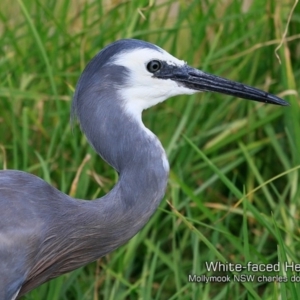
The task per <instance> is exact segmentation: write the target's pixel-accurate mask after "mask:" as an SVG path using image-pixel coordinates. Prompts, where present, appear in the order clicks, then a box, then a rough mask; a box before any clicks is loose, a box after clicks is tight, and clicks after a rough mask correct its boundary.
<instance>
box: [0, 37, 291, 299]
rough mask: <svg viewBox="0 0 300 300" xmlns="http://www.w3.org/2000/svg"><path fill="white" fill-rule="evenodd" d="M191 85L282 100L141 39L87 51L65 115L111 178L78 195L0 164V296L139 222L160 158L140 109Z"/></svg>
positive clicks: (165, 168)
mask: <svg viewBox="0 0 300 300" xmlns="http://www.w3.org/2000/svg"><path fill="white" fill-rule="evenodd" d="M197 91H215V92H221V93H225V94H230V95H234V96H237V97H241V98H245V99H250V100H256V101H262V102H267V103H273V104H278V105H287V103H286V102H285V101H284V100H282V99H280V98H278V97H276V96H274V95H271V94H268V93H266V92H263V91H260V90H258V89H255V88H252V87H248V86H245V85H243V84H240V83H236V82H232V81H229V80H226V79H223V78H220V77H217V76H214V75H210V74H207V73H204V72H202V71H199V70H197V69H193V68H191V67H189V66H188V65H187V64H186V63H185V62H183V61H181V60H178V59H177V58H175V57H173V56H172V55H170V54H169V53H167V52H166V51H164V50H163V49H161V48H159V47H158V46H156V45H153V44H150V43H147V42H144V41H139V40H132V39H126V40H120V41H117V42H115V43H113V44H111V45H109V46H107V47H106V48H104V49H103V50H102V51H100V52H99V53H98V54H97V55H96V56H95V57H94V58H93V59H92V60H91V62H90V63H89V64H88V65H87V67H86V69H85V70H84V72H83V73H82V75H81V77H80V79H79V81H78V84H77V87H76V92H75V95H74V99H73V103H72V116H73V117H74V118H75V117H77V118H78V120H79V122H80V125H81V128H82V130H83V132H84V133H85V135H86V137H87V139H88V141H89V142H90V144H91V145H92V146H93V147H94V149H95V150H96V152H97V153H98V154H99V155H100V156H101V157H102V158H103V159H104V160H105V161H106V162H107V163H109V164H110V165H111V166H112V167H113V168H114V169H115V170H117V172H118V174H119V181H118V182H117V184H116V185H115V186H114V188H113V189H112V190H111V191H110V192H109V193H108V194H107V195H105V196H104V197H102V198H99V199H96V200H93V201H87V200H81V199H74V198H71V197H69V196H68V195H66V194H64V193H62V192H60V191H59V190H57V189H56V188H54V187H52V186H51V185H49V184H48V183H46V182H45V181H43V180H42V179H40V178H38V177H36V176H34V175H31V174H28V173H25V172H21V171H14V170H5V171H0V206H1V211H0V214H1V217H0V299H4V300H6V299H7V300H8V299H9V300H10V299H16V298H18V297H20V296H22V295H24V294H25V293H26V292H28V291H30V290H32V289H34V288H35V287H37V286H39V285H41V284H42V283H44V282H46V281H48V280H50V279H52V278H55V277H57V276H59V275H61V274H64V273H66V272H69V271H72V270H74V269H76V268H78V267H81V266H83V265H86V264H88V263H89V262H92V261H94V260H96V259H98V258H99V257H101V256H103V255H105V254H107V253H109V252H111V251H113V250H114V249H116V248H118V247H119V246H120V245H122V244H124V243H125V242H126V241H128V240H129V239H130V238H131V237H133V236H134V235H135V234H136V233H137V232H138V231H139V230H140V229H141V228H142V227H143V226H144V225H145V224H146V223H147V221H148V220H149V218H150V217H151V215H152V214H153V213H154V211H155V210H156V208H157V206H158V205H159V203H160V201H161V199H162V198H163V196H164V193H165V189H166V185H167V180H168V173H169V164H168V161H167V157H166V154H165V151H164V149H163V147H162V145H161V143H160V142H159V140H158V139H157V137H156V136H155V135H154V134H153V133H152V132H151V131H150V130H148V129H147V128H146V127H145V126H144V125H143V123H142V119H141V115H142V111H143V110H144V109H147V108H148V107H151V106H153V105H155V104H157V103H159V102H162V101H164V100H166V99H167V98H169V97H171V96H175V95H179V94H193V93H195V92H197Z"/></svg>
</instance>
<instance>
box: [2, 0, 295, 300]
mask: <svg viewBox="0 0 300 300" xmlns="http://www.w3.org/2000/svg"><path fill="white" fill-rule="evenodd" d="M293 4H294V1H292V0H290V1H285V3H284V4H282V3H280V2H279V1H260V0H254V1H244V2H243V3H242V1H238V0H224V1H216V0H215V1H214V0H203V1H196V0H190V1H117V0H116V1H104V0H103V1H101V0H98V1H97V0H91V1H83V0H82V1H76V2H75V1H73V2H72V1H69V0H61V1H54V0H50V1H43V0H34V1H22V0H18V1H13V2H12V1H7V0H3V1H2V5H1V6H2V8H1V10H0V19H1V23H0V33H1V39H0V53H1V54H0V67H1V72H0V76H1V79H0V99H1V100H0V165H1V168H3V169H5V168H9V169H18V170H23V171H26V172H30V173H34V174H36V175H38V176H39V177H41V178H43V179H44V180H46V181H48V182H50V183H51V184H52V185H53V186H55V187H57V188H58V189H60V190H61V191H63V192H65V193H69V194H72V195H73V196H76V197H78V198H84V199H94V198H95V197H100V196H101V195H103V194H105V193H107V192H108V191H109V190H110V189H111V188H112V186H113V185H114V183H115V182H116V180H117V176H116V173H115V172H114V170H112V168H111V167H109V166H108V165H106V164H105V163H104V162H103V161H102V160H101V159H100V158H99V157H97V155H96V154H95V153H94V151H93V150H92V148H91V147H90V146H89V145H88V144H87V142H86V139H85V137H83V136H82V135H81V133H80V130H79V128H78V126H77V127H76V128H75V129H74V130H73V132H72V130H71V128H70V124H69V110H70V103H71V99H72V94H73V92H74V87H75V85H76V81H77V79H78V77H79V75H80V72H81V71H82V70H83V68H84V66H85V65H86V63H87V62H88V61H89V60H90V59H91V58H92V57H93V56H94V55H95V54H96V53H97V52H98V51H99V50H100V49H101V48H102V47H104V46H105V45H107V44H109V43H110V42H112V41H115V40H117V39H120V38H128V37H131V38H138V39H144V40H147V41H150V42H153V43H156V44H158V45H159V46H161V47H163V48H165V49H166V50H168V51H169V52H170V53H172V54H173V55H175V56H177V57H180V58H181V59H184V60H186V61H187V62H188V63H189V64H190V65H193V66H195V67H197V68H201V69H202V70H205V71H207V72H211V73H214V74H216V75H220V76H224V77H227V78H229V79H232V80H237V81H241V82H244V83H246V84H249V85H253V86H255V87H258V88H261V89H264V90H266V91H270V92H271V93H274V94H277V95H279V96H281V97H283V98H284V99H286V100H288V101H289V102H290V103H291V106H290V107H285V108H282V107H278V106H272V105H263V104H260V103H255V102H250V101H245V100H239V99H233V98H232V97H229V96H222V95H218V94H212V93H203V94H197V95H193V96H188V97H186V96H182V97H176V98H173V99H170V100H169V101H167V102H165V103H163V104H160V105H158V106H157V107H154V108H151V109H149V110H148V111H146V112H145V113H144V117H143V119H144V122H145V124H146V126H147V127H149V128H150V129H151V130H153V132H155V133H156V134H157V135H158V137H159V138H160V140H161V141H162V143H163V145H164V147H165V149H166V151H167V154H168V157H169V161H170V165H171V173H170V180H169V185H168V189H167V193H166V196H165V199H164V200H163V201H162V203H161V205H160V207H159V209H158V211H157V212H156V213H155V214H154V216H153V217H152V218H151V220H150V221H149V223H148V224H147V225H146V226H145V227H144V228H143V230H142V231H141V232H139V233H138V234H137V235H136V236H135V237H134V238H133V239H131V240H130V241H129V242H128V243H127V244H126V245H124V246H123V247H121V248H119V249H118V250H116V251H114V252H113V253H111V254H109V255H107V256H106V257H104V258H101V259H99V260H98V261H97V262H95V263H93V264H90V265H88V266H86V267H83V268H81V269H79V270H76V271H74V272H71V273H69V274H66V275H64V276H61V277H59V278H57V279H55V280H52V281H51V282H49V283H46V284H44V285H43V286H41V287H39V288H37V289H36V290H34V291H32V292H31V293H29V294H28V295H26V296H25V297H24V300H35V299H49V300H54V299H68V300H69V299H81V300H89V299H94V300H95V299H107V300H109V299H194V300H196V299H204V300H205V299H214V300H218V299H229V298H230V299H279V298H280V299H283V300H284V299H298V295H299V294H300V285H299V284H298V283H297V282H293V280H292V276H293V275H294V276H295V275H296V276H298V275H299V273H298V272H293V271H291V270H290V268H288V269H287V270H286V269H285V268H284V267H283V266H284V263H285V262H289V263H291V262H294V263H299V264H300V253H299V248H300V247H299V246H300V239H299V209H298V207H299V204H300V185H299V181H300V180H299V175H300V172H299V169H300V156H299V153H300V138H299V132H300V108H299V85H297V83H298V82H299V80H300V78H299V77H300V57H299V29H298V28H299V26H300V24H299V23H300V7H299V5H298V6H296V9H295V11H294V12H293V13H292V14H291V21H290V23H289V26H288V34H287V39H286V40H284V42H283V45H282V47H281V48H280V49H279V51H278V54H279V57H280V59H281V64H280V63H279V61H278V59H277V58H276V56H275V53H274V50H275V48H276V46H278V45H279V43H280V41H281V38H282V35H283V33H284V30H285V27H286V26H287V24H288V16H289V13H290V12H291V9H292V6H293ZM87 155H89V156H87ZM79 166H81V169H80V170H79V172H78V171H77V170H78V168H79ZM217 261H220V262H231V263H234V264H242V265H243V266H245V265H247V262H252V263H254V264H264V265H265V264H273V265H274V264H277V263H279V264H280V266H281V268H280V271H278V272H277V271H274V272H254V271H251V270H250V271H244V272H242V273H237V272H220V271H219V272H212V271H208V270H207V269H206V265H205V262H217ZM189 274H196V275H199V276H201V275H205V276H215V275H222V276H226V275H229V276H230V278H231V281H230V282H229V283H207V284H204V283H190V282H188V275H189ZM241 274H245V275H247V274H248V275H256V276H257V277H258V275H266V276H276V275H278V276H282V277H287V282H283V283H281V282H279V281H278V280H277V281H276V280H273V279H272V278H271V279H270V282H268V281H267V280H265V281H264V282H259V281H258V280H255V281H254V282H251V281H249V280H248V281H247V282H243V283H241V282H237V281H234V280H233V279H234V275H236V276H237V275H241ZM297 278H298V279H300V277H294V279H297ZM256 279H257V278H256Z"/></svg>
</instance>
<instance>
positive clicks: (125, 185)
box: [80, 108, 169, 258]
mask: <svg viewBox="0 0 300 300" xmlns="http://www.w3.org/2000/svg"><path fill="white" fill-rule="evenodd" d="M92 115H93V114H92ZM94 116H95V118H97V119H99V118H100V119H101V118H103V122H101V124H100V126H97V127H93V128H90V127H89V126H91V124H96V123H97V122H93V119H89V121H88V122H85V121H87V120H80V123H81V126H82V129H83V131H84V132H85V133H86V136H87V138H88V140H89V142H90V143H91V144H92V145H93V147H94V148H95V150H96V151H97V152H98V154H99V155H100V156H101V157H102V158H103V159H104V160H105V161H107V162H108V163H109V164H110V165H111V166H113V167H114V168H115V169H116V170H117V171H118V173H119V181H118V182H117V184H116V185H115V186H114V188H113V189H112V190H111V191H110V192H109V193H108V194H107V195H105V196H104V197H102V198H99V199H97V200H95V201H88V203H84V204H83V205H84V206H86V204H88V205H87V206H86V207H87V208H88V209H87V211H86V212H87V213H88V214H89V217H91V216H93V219H91V227H90V230H91V233H90V234H91V235H95V237H96V236H98V239H97V241H96V242H95V241H94V245H95V253H94V254H95V258H96V257H99V256H102V255H104V254H106V253H108V252H110V251H112V250H114V249H115V248H117V247H118V246H120V245H121V244H123V243H125V242H126V241H128V240H129V239H130V238H131V237H133V236H134V235H135V234H136V233H137V232H138V231H139V230H140V229H141V228H142V227H143V226H144V225H145V224H146V223H147V221H148V220H149V218H150V217H151V215H152V214H153V213H154V211H155V210H156V208H157V207H158V205H159V203H160V202H161V200H162V198H163V196H164V193H165V189H166V185H167V180H168V172H169V167H168V163H167V159H166V155H165V151H164V149H163V147H162V146H161V143H160V141H159V140H158V139H157V137H156V136H155V135H154V134H153V133H152V132H150V131H149V130H148V129H146V128H145V126H144V125H143V124H142V123H141V121H139V120H135V119H134V118H132V117H131V116H130V115H127V114H126V112H124V111H122V110H121V109H118V108H114V110H113V112H110V113H103V112H102V113H99V112H98V113H97V112H95V114H94ZM108 116H110V117H111V118H112V119H113V120H105V118H108ZM95 120H96V119H95ZM95 120H94V121H95ZM98 123H99V122H98ZM91 133H92V134H91ZM95 225H96V227H95ZM95 228H97V230H95ZM107 241H110V243H107ZM112 241H114V242H112ZM97 248H98V249H100V250H98V251H100V252H101V253H96V252H97Z"/></svg>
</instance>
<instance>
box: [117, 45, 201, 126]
mask: <svg viewBox="0 0 300 300" xmlns="http://www.w3.org/2000/svg"><path fill="white" fill-rule="evenodd" d="M160 51H161V52H160ZM160 51H159V50H157V51H156V50H153V49H149V48H139V49H135V50H130V51H125V52H121V53H120V54H118V55H117V56H116V57H115V59H114V62H113V63H114V64H116V65H120V66H124V67H126V68H127V69H128V70H129V71H130V75H129V77H128V78H127V85H126V86H123V87H122V88H121V89H120V90H119V91H118V92H119V94H120V96H121V98H122V99H123V100H124V105H125V110H126V112H128V113H129V114H130V115H131V116H132V117H134V118H135V119H137V120H139V121H141V114H142V111H143V110H144V109H147V108H149V107H151V106H154V105H156V104H157V103H160V102H162V101H164V100H166V99H168V98H170V97H172V96H176V95H182V94H193V93H196V91H195V90H192V89H189V88H186V87H183V86H180V85H178V84H177V83H176V82H175V81H174V80H171V79H159V78H155V77H153V74H152V73H150V72H149V71H148V70H147V64H148V63H149V62H150V61H151V60H160V61H164V62H166V63H168V64H169V65H175V66H179V67H180V66H184V65H185V62H184V61H182V60H179V59H177V58H176V57H174V56H172V55H171V54H169V53H168V52H166V51H164V50H163V49H160Z"/></svg>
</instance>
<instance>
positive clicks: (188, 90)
mask: <svg viewBox="0 0 300 300" xmlns="http://www.w3.org/2000/svg"><path fill="white" fill-rule="evenodd" d="M86 73H87V74H89V77H88V79H89V82H93V83H94V84H95V85H99V86H101V85H102V87H104V88H105V89H111V90H113V91H114V92H115V93H117V97H115V101H120V105H122V106H123V108H124V109H125V111H127V112H128V113H130V114H131V115H133V116H138V117H139V118H140V116H141V112H142V111H143V110H144V109H147V108H149V107H151V106H153V105H155V104H157V103H159V102H162V101H164V100H166V99H167V98H169V97H172V96H176V95H180V94H193V93H195V92H199V91H213V92H218V93H223V94H228V95H232V96H235V97H239V98H244V99H249V100H254V101H260V102H265V103H272V104H277V105H288V103H287V102H285V101H284V100H282V99H280V98H278V97H276V96H274V95H271V94H269V93H267V92H263V91H261V90H259V89H255V88H252V87H250V86H246V85H244V84H241V83H238V82H234V81H230V80H227V79H224V78H221V77H218V76H215V75H211V74H208V73H205V72H202V71H200V70H198V69H195V68H192V67H190V66H188V65H187V64H186V63H185V62H184V61H182V60H179V59H177V58H176V57H174V56H172V55H171V54H169V53H168V52H166V51H165V50H163V49H161V48H159V47H158V46H156V45H153V44H151V43H148V42H144V41H140V40H133V39H124V40H119V41H117V42H114V43H112V44H110V45H108V46H107V47H106V48H104V49H103V50H102V51H100V52H99V53H98V55H97V56H96V57H95V58H94V59H93V60H92V61H91V62H90V63H89V64H88V66H87V68H86V70H85V71H84V72H83V76H82V77H84V75H85V74H86ZM93 74H94V75H96V76H93ZM91 78H94V79H93V80H91ZM79 83H80V82H79ZM85 86H86V85H85ZM79 87H80V84H79Z"/></svg>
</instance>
